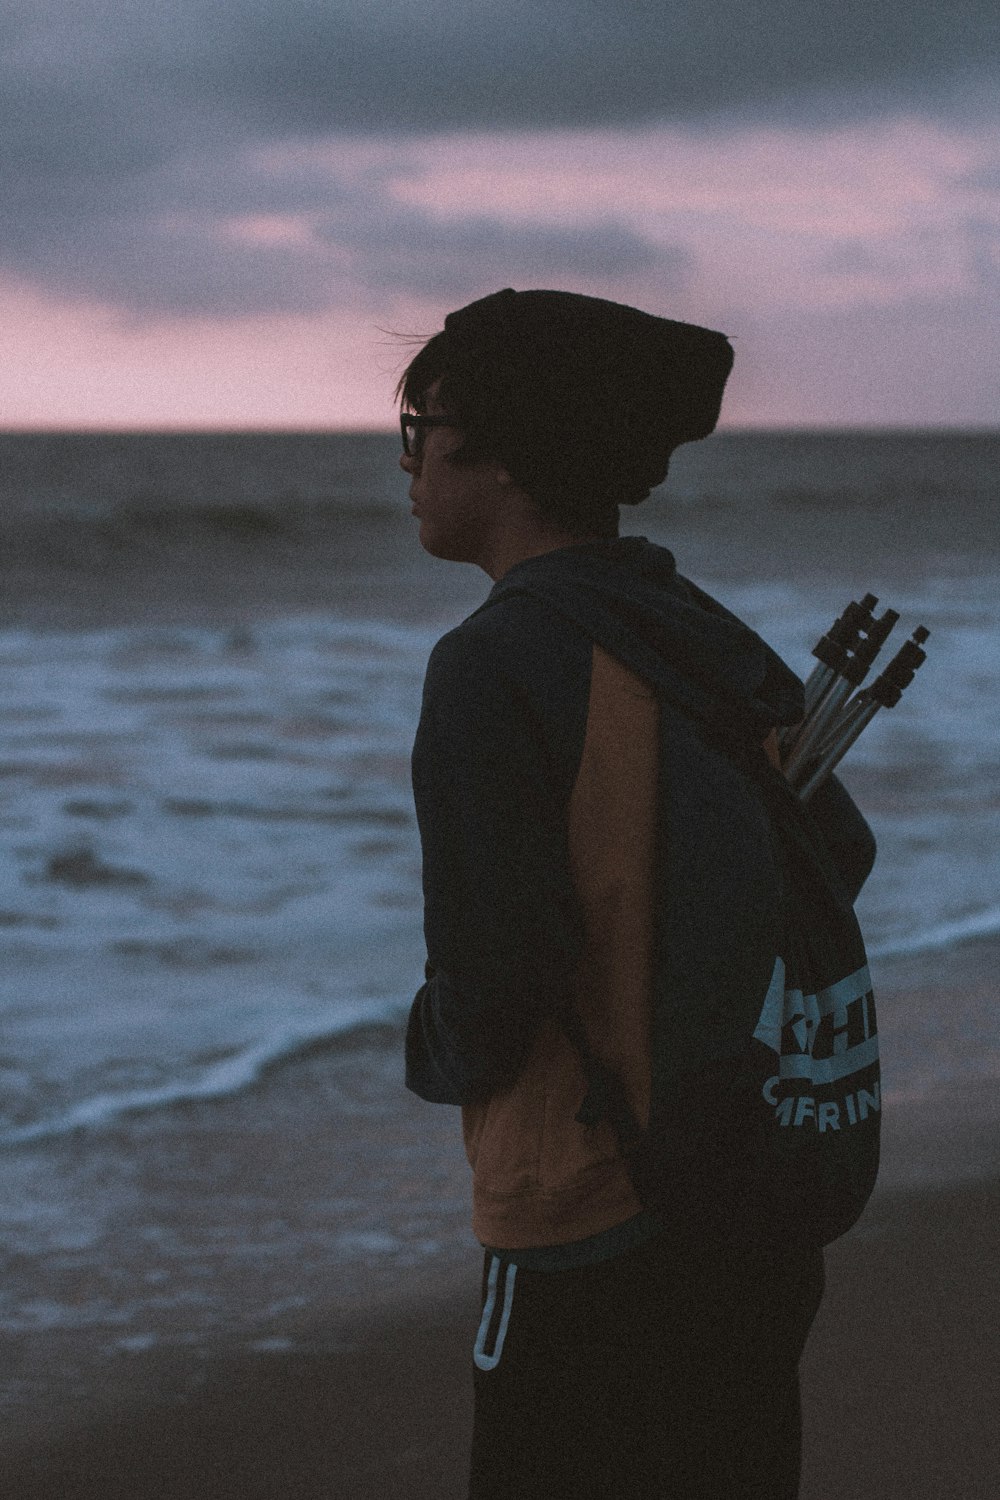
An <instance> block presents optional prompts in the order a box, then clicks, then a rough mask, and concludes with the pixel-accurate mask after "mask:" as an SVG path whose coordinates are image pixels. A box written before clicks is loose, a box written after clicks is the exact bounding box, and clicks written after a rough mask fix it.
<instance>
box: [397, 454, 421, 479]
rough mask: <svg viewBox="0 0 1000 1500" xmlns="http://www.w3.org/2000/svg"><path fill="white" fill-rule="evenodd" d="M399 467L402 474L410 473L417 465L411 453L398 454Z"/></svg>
mask: <svg viewBox="0 0 1000 1500" xmlns="http://www.w3.org/2000/svg"><path fill="white" fill-rule="evenodd" d="M399 467H400V468H401V469H402V471H403V473H404V474H412V473H413V471H414V469H415V468H416V467H417V460H416V458H415V457H414V456H413V454H412V453H401V454H400V455H399Z"/></svg>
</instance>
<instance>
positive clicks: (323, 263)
mask: <svg viewBox="0 0 1000 1500" xmlns="http://www.w3.org/2000/svg"><path fill="white" fill-rule="evenodd" d="M398 170H399V169H398V167H397V166H396V165H394V164H393V163H388V164H379V165H376V166H374V167H371V168H369V169H367V170H364V171H362V172H360V173H358V172H351V171H349V170H348V171H338V170H337V168H336V165H330V164H328V165H326V166H325V167H320V166H313V167H311V168H310V167H308V166H307V167H305V168H300V169H299V170H295V169H294V168H291V169H290V167H289V164H288V162H287V161H284V162H279V163H276V164H274V165H273V166H269V165H268V164H267V163H266V162H262V161H261V160H259V159H254V158H253V157H252V156H250V155H248V154H246V153H244V154H242V155H239V156H237V158H236V159H235V160H234V161H231V162H225V161H224V162H219V161H217V160H215V159H213V158H212V157H205V156H204V155H200V156H197V155H196V156H193V157H188V158H186V159H184V160H181V161H178V162H175V163H171V164H169V165H167V166H162V167H158V168H157V169H155V170H153V171H151V172H148V173H146V174H145V175H139V174H132V175H129V176H128V177H126V178H124V179H123V180H122V181H121V182H118V183H114V182H113V181H112V180H109V179H108V178H107V177H105V176H98V177H91V178H89V179H77V180H75V181H69V182H66V183H64V184H61V185H59V187H58V188H56V189H52V188H51V187H50V188H49V190H48V191H36V192H35V193H34V194H27V193H24V194H23V195H22V196H21V199H20V202H19V203H18V205H17V211H16V212H13V213H10V214H8V215H6V216H5V217H4V218H3V219H0V260H2V261H3V262H4V263H5V264H6V265H7V266H8V267H9V268H11V269H12V270H14V271H15V272H16V273H18V275H19V276H21V277H22V278H24V279H25V280H35V281H37V282H41V283H42V284H44V285H45V286H46V287H47V288H48V289H49V290H51V291H55V292H57V293H61V294H63V295H69V296H71V297H73V296H76V297H84V298H86V299H90V300H97V301H99V302H103V303H106V304H109V305H113V306H115V307H118V308H121V309H124V310H125V311H126V312H128V313H129V314H131V315H133V316H140V317H142V316H163V315H167V316H171V315H173V316H176V315H180V316H211V317H223V318H226V317H249V316H253V315H256V314H261V313H293V314H296V313H297V314H312V313H316V312H320V311H322V310H324V309H325V308H328V307H330V306H332V305H335V304H336V303H338V302H339V301H343V300H345V299H346V300H354V301H355V302H357V301H358V300H359V299H360V300H361V301H362V302H364V301H365V300H366V299H367V300H369V301H370V302H371V305H372V306H373V307H376V306H377V307H385V306H386V302H387V298H388V300H389V301H390V302H391V300H392V297H393V294H394V293H395V292H396V291H398V290H402V289H404V288H405V291H406V294H407V296H408V298H410V299H412V298H417V299H421V298H429V299H432V300H433V299H436V298H444V299H445V300H447V299H449V298H452V297H462V296H464V295H466V294H468V295H469V296H470V297H471V296H474V295H476V294H477V292H479V291H480V290H481V289H482V288H483V287H484V285H492V283H493V282H496V283H497V285H500V284H502V283H506V282H508V281H517V282H520V283H523V282H525V281H527V282H532V281H536V282H537V281H554V282H557V283H559V284H563V285H568V284H574V285H576V286H578V287H579V289H587V287H588V286H589V285H590V284H593V283H597V282H600V283H601V284H605V285H606V284H607V283H608V282H611V283H615V282H623V281H627V279H628V278H629V277H630V276H633V275H635V274H637V273H642V274H644V275H650V274H652V275H654V276H656V277H657V278H658V279H659V281H660V283H661V284H662V285H663V286H664V288H665V290H668V291H669V290H675V289H677V288H679V287H680V286H681V285H682V284H683V281H684V279H685V277H686V275H687V274H688V271H689V269H690V264H691V257H690V255H689V254H688V253H687V252H686V251H685V250H684V249H683V248H682V247H681V246H679V245H671V244H666V245H664V244H658V243H653V242H651V241H650V240H648V239H646V238H645V237H644V236H643V235H642V234H641V233H639V232H638V231H637V230H636V229H634V228H633V227H631V226H629V225H628V224H626V223H625V222H624V221H623V220H620V219H618V218H615V217H614V216H612V215H609V214H607V213H602V214H600V215H598V216H596V217H594V216H591V217H590V218H587V217H584V218H583V219H582V220H581V221H580V222H574V223H571V224H564V225H551V224H540V223H533V222H531V221H530V220H528V221H523V220H522V221H509V220H506V219H504V218H503V217H502V216H500V215H498V214H496V213H491V212H477V213H474V214H472V215H469V216H464V215H463V216H453V217H447V218H442V217H441V216H440V215H436V214H433V213H431V212H429V211H428V210H427V209H425V208H422V207H420V206H414V205H412V204H407V203H405V202H402V201H398V200H397V199H396V198H395V197H394V196H393V190H392V182H391V178H392V177H393V176H395V175H397V174H398Z"/></svg>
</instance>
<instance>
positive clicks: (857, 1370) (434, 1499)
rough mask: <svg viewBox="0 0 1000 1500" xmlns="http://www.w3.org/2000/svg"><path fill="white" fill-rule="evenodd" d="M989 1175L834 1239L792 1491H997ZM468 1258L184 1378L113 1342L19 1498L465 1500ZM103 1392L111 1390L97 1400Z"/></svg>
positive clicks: (879, 1211)
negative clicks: (376, 1304)
mask: <svg viewBox="0 0 1000 1500" xmlns="http://www.w3.org/2000/svg"><path fill="white" fill-rule="evenodd" d="M998 1268H1000V1186H994V1185H970V1186H966V1187H963V1188H953V1189H943V1190H938V1191H936V1192H926V1193H920V1194H898V1193H895V1194H893V1193H890V1194H883V1195H881V1196H880V1197H879V1198H878V1199H877V1200H876V1201H875V1202H874V1204H873V1205H872V1207H871V1209H870V1211H869V1213H868V1215H867V1216H866V1218H865V1219H864V1220H863V1222H862V1224H861V1226H859V1228H858V1229H857V1230H856V1231H854V1232H853V1233H852V1234H851V1235H849V1236H847V1237H846V1238H845V1239H844V1240H843V1241H841V1242H839V1243H838V1244H836V1245H834V1246H832V1247H831V1248H830V1250H829V1252H828V1290H827V1296H826V1299H825V1302H824V1305H823V1308H822V1309H821V1312H820V1315H819V1318H818V1319H817V1323H816V1325H815V1328H814V1330H813V1334H812V1337H811V1339H810V1344H809V1347H808V1350H807V1353H806V1358H805V1361H804V1368H803V1390H804V1412H805V1463H804V1475H803V1488H802V1500H860V1497H862V1496H865V1495H877V1496H879V1497H880V1500H995V1496H996V1494H997V1487H998V1476H1000V1424H998V1423H997V1421H996V1392H997V1390H998V1389H1000V1329H998V1325H997V1318H996V1308H997V1304H998V1293H1000V1270H998ZM476 1271H477V1267H476V1266H475V1265H474V1264H471V1263H470V1265H469V1266H468V1269H467V1271H466V1270H465V1269H462V1270H460V1271H456V1270H455V1268H454V1266H452V1267H451V1268H450V1269H448V1270H447V1271H445V1272H442V1271H441V1270H440V1269H439V1270H438V1272H437V1273H435V1274H431V1273H430V1271H428V1272H427V1273H426V1274H425V1276H424V1279H423V1283H422V1284H421V1285H419V1286H418V1285H416V1284H414V1286H413V1287H412V1288H411V1291H410V1293H409V1295H408V1297H407V1298H406V1299H404V1300H400V1301H398V1302H396V1303H394V1304H390V1305H384V1306H382V1307H380V1308H377V1309H373V1310H372V1311H371V1312H370V1313H369V1314H367V1315H364V1316H355V1317H354V1318H353V1319H352V1320H351V1321H349V1322H346V1323H344V1322H338V1321H337V1319H336V1317H335V1316H334V1315H333V1314H331V1315H330V1321H329V1325H328V1326H327V1327H326V1328H321V1327H317V1328H314V1330H313V1345H314V1347H313V1348H312V1349H311V1350H305V1351H303V1350H296V1351H295V1352H294V1353H281V1352H267V1351H266V1350H261V1351H258V1352H256V1353H252V1354H248V1353H245V1352H244V1353H241V1354H239V1355H233V1356H230V1357H222V1356H220V1357H218V1358H216V1359H214V1360H213V1361H211V1362H210V1363H209V1364H208V1365H207V1367H205V1368H202V1369H201V1370H199V1372H198V1376H197V1380H192V1378H191V1373H190V1371H189V1372H187V1376H186V1377H185V1374H184V1371H183V1369H182V1367H180V1366H179V1365H178V1364H176V1362H175V1363H174V1364H171V1363H170V1362H169V1361H168V1362H166V1363H165V1362H164V1361H163V1359H162V1358H160V1359H153V1358H150V1359H144V1358H142V1357H140V1356H133V1357H131V1359H129V1358H126V1357H125V1356H123V1357H122V1358H121V1360H120V1361H119V1363H118V1365H117V1366H109V1367H108V1369H107V1370H106V1374H105V1379H106V1381H107V1382H109V1383H110V1387H111V1389H110V1390H109V1389H105V1390H103V1391H100V1390H95V1391H94V1393H93V1395H94V1404H95V1409H97V1408H100V1409H101V1411H102V1414H101V1415H92V1416H91V1417H90V1418H89V1419H88V1417H87V1415H86V1414H85V1413H84V1412H78V1413H77V1414H76V1418H75V1421H74V1425H73V1426H72V1427H71V1428H70V1429H69V1430H68V1431H61V1432H59V1431H56V1430H53V1431H52V1432H51V1433H49V1434H46V1433H45V1431H44V1430H39V1431H38V1432H37V1433H36V1434H35V1435H34V1437H33V1438H32V1440H31V1441H29V1442H21V1443H19V1442H18V1441H17V1439H16V1437H11V1438H10V1439H9V1440H8V1442H7V1443H6V1444H5V1448H4V1452H3V1467H2V1470H0V1476H2V1485H0V1488H2V1493H3V1494H5V1495H9V1496H11V1497H14V1496H17V1497H19V1500H43V1497H44V1500H84V1497H85V1500H126V1497H127V1500H138V1497H147V1496H148V1497H163V1500H168V1497H169V1500H182V1497H183V1500H193V1497H205V1500H228V1497H233V1500H235V1497H237V1496H240V1497H243V1500H279V1497H280V1500H299V1497H302V1500H307V1497H308V1500H314V1497H315V1500H320V1497H323V1500H334V1497H337V1500H339V1497H344V1500H369V1497H371V1500H375V1497H379V1500H384V1497H385V1496H386V1495H400V1496H406V1497H409V1500H460V1497H461V1496H462V1495H463V1494H464V1467H465V1451H466V1446H467V1442H468V1432H469V1421H470V1379H469V1368H470V1349H471V1341H472V1337H473V1332H474V1326H475V1321H476ZM109 1398H113V1399H111V1400H109Z"/></svg>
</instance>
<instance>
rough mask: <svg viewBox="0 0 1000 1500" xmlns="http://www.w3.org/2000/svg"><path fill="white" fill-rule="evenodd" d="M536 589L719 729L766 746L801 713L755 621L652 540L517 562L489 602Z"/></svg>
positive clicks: (798, 692) (665, 693) (792, 680)
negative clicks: (734, 610) (681, 569)
mask: <svg viewBox="0 0 1000 1500" xmlns="http://www.w3.org/2000/svg"><path fill="white" fill-rule="evenodd" d="M517 593H521V594H529V595H532V596H534V597H535V598H538V599H541V600H544V601H546V602H547V603H548V604H549V606H550V607H552V608H555V609H557V610H559V612H560V613H561V614H563V615H565V616H566V617H568V618H569V619H571V620H573V621H574V622H575V623H576V624H577V625H578V626H579V627H580V628H581V629H582V630H583V631H584V632H585V633H586V634H587V636H589V638H590V639H591V640H593V641H594V642H595V643H596V644H597V645H599V646H601V647H603V648H604V649H605V650H606V651H608V652H609V653H610V654H611V655H612V656H614V657H615V658H616V659H617V660H618V661H621V662H622V663H623V664H624V665H625V666H627V667H629V668H630V669H631V670H632V671H634V672H636V673H637V674H638V675H639V676H640V677H642V678H643V679H644V680H645V681H647V682H648V683H650V685H651V686H652V687H653V688H654V689H655V691H656V692H657V693H658V695H660V696H662V697H664V698H666V699H668V700H669V701H670V702H671V703H673V704H674V705H675V706H676V707H678V708H680V709H682V710H683V711H684V712H685V713H687V714H689V715H691V716H692V717H693V718H694V719H696V720H697V721H698V722H699V723H701V724H703V725H704V726H705V728H706V729H707V730H709V731H710V732H711V733H712V734H713V735H714V736H719V737H721V738H723V739H725V740H729V741H731V742H734V743H735V744H742V745H750V744H753V745H759V744H760V743H761V742H762V741H763V740H764V739H765V738H766V736H767V735H768V733H769V732H770V731H771V730H772V729H774V728H776V727H778V726H779V725H783V724H794V723H796V722H797V721H798V720H799V719H800V718H801V717H802V711H803V688H802V683H801V682H800V680H799V679H798V677H796V676H795V674H794V673H793V672H792V671H791V670H790V669H789V668H788V667H787V666H786V665H785V663H784V662H783V661H782V660H781V658H780V657H779V656H778V655H777V654H776V653H775V652H774V651H773V650H772V649H771V647H770V646H768V645H767V643H766V642H765V641H763V640H762V639H761V637H760V636H759V635H758V634H757V633H756V631H754V630H751V629H750V627H749V626H748V625H744V624H743V622H742V621H741V620H739V619H737V618H736V616H735V615H733V614H731V613H730V611H729V610H727V609H726V608H725V607H724V606H723V605H721V604H719V603H718V602H717V601H716V600H715V599H713V598H712V597H711V596H710V595H709V594H706V593H705V592H704V591H703V590H702V589H699V588H698V587H697V586H696V585H695V584H693V583H691V582H690V581H689V580H688V579H686V578H683V577H682V576H681V575H680V574H679V573H678V571H677V565H676V563H675V561H674V557H673V554H672V553H671V552H669V551H668V550H667V549H666V548H665V547H660V546H658V545H656V544H655V543H653V542H649V541H647V540H646V539H645V538H644V537H620V538H615V539H614V540H609V541H601V542H583V543H579V544H577V545H575V546H570V547H561V548H558V549H557V550H555V551H552V552H545V553H542V554H541V555H540V556H538V557H532V558H528V559H527V560H526V561H525V562H522V563H518V564H516V565H515V566H514V567H513V568H511V569H510V571H509V572H507V573H506V574H505V575H504V576H503V578H501V579H500V580H499V581H498V582H497V583H496V584H495V586H494V588H493V589H492V591H491V592H490V594H489V596H488V598H487V599H486V601H485V603H484V605H483V606H482V608H484V609H488V608H489V607H490V606H491V605H492V604H494V603H496V602H497V601H498V600H501V599H505V598H508V597H509V596H510V595H511V594H517Z"/></svg>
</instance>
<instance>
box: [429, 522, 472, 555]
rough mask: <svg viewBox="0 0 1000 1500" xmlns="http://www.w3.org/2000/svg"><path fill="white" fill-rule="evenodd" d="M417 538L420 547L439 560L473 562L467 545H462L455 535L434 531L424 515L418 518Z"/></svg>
mask: <svg viewBox="0 0 1000 1500" xmlns="http://www.w3.org/2000/svg"><path fill="white" fill-rule="evenodd" d="M417 539H418V541H419V542H420V545H421V547H423V549H424V551H425V552H426V553H428V554H429V555H430V556H431V557H437V558H439V559H440V560H441V562H475V560H476V559H475V558H474V557H470V556H469V551H468V548H467V547H463V545H462V543H461V541H460V540H459V539H458V538H457V537H448V536H442V535H441V533H440V532H436V531H435V529H434V527H433V525H431V524H430V523H429V522H428V521H427V519H426V517H421V518H420V531H419V532H418V534H417Z"/></svg>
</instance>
